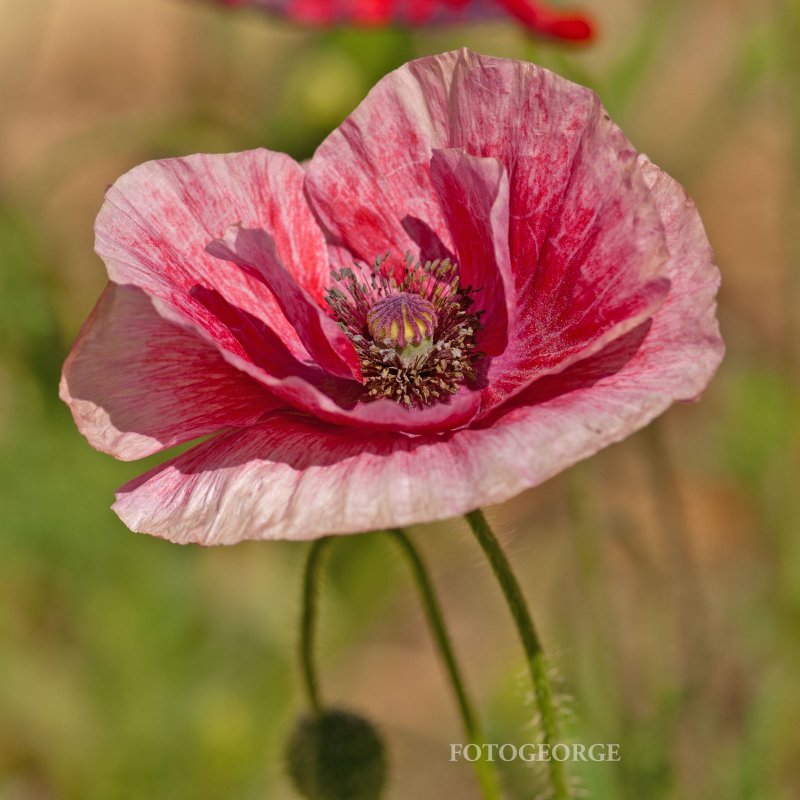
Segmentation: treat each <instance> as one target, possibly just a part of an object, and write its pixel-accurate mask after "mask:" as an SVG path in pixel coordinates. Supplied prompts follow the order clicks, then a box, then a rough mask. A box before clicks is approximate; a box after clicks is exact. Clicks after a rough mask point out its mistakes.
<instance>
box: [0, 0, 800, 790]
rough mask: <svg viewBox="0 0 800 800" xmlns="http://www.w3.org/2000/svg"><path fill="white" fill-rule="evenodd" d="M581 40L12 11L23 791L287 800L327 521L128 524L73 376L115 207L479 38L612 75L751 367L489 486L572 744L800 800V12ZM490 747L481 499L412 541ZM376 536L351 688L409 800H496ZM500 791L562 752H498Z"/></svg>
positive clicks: (123, 5) (666, 784)
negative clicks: (256, 539) (703, 253)
mask: <svg viewBox="0 0 800 800" xmlns="http://www.w3.org/2000/svg"><path fill="white" fill-rule="evenodd" d="M584 5H585V7H586V8H587V10H590V11H592V12H593V13H594V15H595V17H596V18H597V20H598V21H599V23H600V27H601V33H600V38H599V40H598V42H597V43H596V45H594V46H592V47H591V48H587V49H582V50H573V49H570V50H565V49H563V48H560V47H559V46H557V45H551V44H542V43H532V42H531V41H529V40H528V39H526V37H525V36H524V34H523V33H522V32H521V31H520V30H519V29H517V28H516V27H515V26H514V24H513V23H511V22H505V23H504V22H498V23H492V24H482V25H472V26H465V27H460V28H451V29H448V30H441V31H424V32H417V33H414V34H410V33H407V32H402V31H383V32H380V31H374V32H353V31H338V32H313V31H303V30H300V29H297V28H294V27H291V26H289V25H286V24H281V23H279V22H274V21H270V20H267V19H265V18H264V17H262V16H259V15H258V14H255V13H248V12H241V13H233V12H225V11H219V10H218V9H215V8H211V7H210V6H208V5H206V4H204V3H201V2H193V1H192V0H113V2H109V0H25V2H19V0H2V2H0V109H2V111H0V800H51V799H52V800H61V799H62V798H63V799H65V800H117V798H119V800H126V799H128V798H130V799H131V800H140V799H141V798H148V799H150V798H152V800H161V799H163V800H182V799H183V798H186V799H187V800H188V799H189V798H192V800H196V799H198V798H199V799H201V800H204V799H205V798H209V800H214V799H215V798H231V799H233V800H249V799H250V798H253V800H255V799H256V798H259V799H260V800H263V798H269V799H270V800H273V799H275V800H284V799H288V798H291V797H293V794H292V792H291V790H290V788H289V786H288V785H287V783H286V780H285V779H284V777H283V775H282V767H281V756H280V753H281V746H282V740H283V737H284V736H285V734H286V732H287V730H288V728H289V727H290V726H291V724H292V721H293V719H294V717H295V715H296V714H297V713H298V712H299V710H300V709H301V707H302V703H301V696H300V692H299V685H298V681H297V677H296V673H295V669H294V659H293V656H294V648H295V646H296V631H297V624H296V623H297V617H298V613H299V604H298V598H299V590H300V579H301V571H302V563H303V557H304V555H305V551H306V548H305V546H304V545H291V544H281V543H276V544H243V545H240V546H237V547H234V548H229V549H210V550H203V549H200V548H194V547H186V548H180V547H177V546H174V545H171V544H167V543H165V542H162V541H158V540H156V539H151V538H148V537H146V536H140V535H135V534H131V533H129V532H128V531H127V530H125V529H124V528H123V526H122V525H121V524H120V523H119V522H118V520H117V519H116V517H115V516H114V515H113V514H112V513H111V512H110V511H109V508H108V507H109V505H110V503H111V501H112V496H113V490H114V488H115V487H116V486H118V485H119V484H121V483H122V482H124V481H125V480H127V479H129V478H131V477H133V476H134V475H136V474H138V473H139V472H141V471H142V470H143V469H144V467H143V465H141V464H122V463H117V462H115V461H113V459H111V458H109V457H107V456H104V455H101V454H99V453H95V452H94V451H92V450H91V449H90V448H89V447H88V445H87V444H86V443H85V442H84V440H83V439H82V438H81V437H80V436H79V434H78V433H77V431H76V430H75V428H74V427H73V425H72V422H71V419H70V416H69V413H68V411H67V409H66V408H65V407H63V406H62V405H61V404H60V402H59V401H58V398H57V382H58V376H59V370H60V365H61V362H62V361H63V358H64V356H65V354H66V352H67V350H68V348H69V345H70V343H71V341H72V339H73V337H74V336H75V334H76V332H77V329H78V327H79V325H80V323H81V322H82V320H83V319H84V318H85V317H86V315H87V313H88V312H89V310H90V308H91V307H92V305H93V303H94V300H95V298H96V297H97V295H98V294H99V292H100V290H101V288H102V286H103V285H104V282H105V273H104V270H103V267H102V264H101V263H100V261H99V260H98V259H97V258H96V257H95V256H94V255H93V252H92V244H93V242H92V222H93V219H94V216H95V214H96V213H97V210H98V209H99V207H100V204H101V201H102V197H103V192H104V189H105V187H106V186H107V185H108V184H110V183H111V182H112V181H113V180H114V179H115V178H116V177H118V176H119V175H120V174H121V173H122V172H124V171H125V170H127V169H129V168H130V167H132V166H133V165H135V164H137V163H139V162H141V161H144V160H146V159H150V158H155V157H165V156H174V155H181V154H186V153H191V152H197V151H231V150H241V149H245V148H249V147H254V146H262V145H263V146H267V147H270V148H273V149H280V150H286V151H288V152H290V153H291V154H292V155H294V156H296V157H298V158H304V157H307V156H308V155H310V154H311V152H313V149H314V147H315V146H316V144H317V143H318V142H319V141H320V139H321V138H322V137H323V136H324V135H325V133H326V132H327V131H329V130H330V129H331V128H332V127H333V126H335V125H336V124H337V123H338V122H339V121H340V120H341V119H342V118H343V117H344V116H345V115H346V114H347V113H348V112H349V111H350V110H351V109H352V108H353V107H354V105H355V104H356V103H357V102H358V101H359V100H360V99H361V98H362V97H363V95H364V94H365V93H366V91H367V90H368V89H369V87H370V86H371V85H372V84H373V82H374V81H375V80H376V79H377V78H378V77H379V76H380V75H382V74H383V73H385V72H386V71H388V70H390V69H392V68H393V67H395V66H397V65H399V64H400V63H402V62H403V61H405V60H407V59H408V58H409V57H411V56H415V55H423V54H426V53H432V52H439V51H442V50H445V49H450V48H452V47H456V46H460V45H462V44H466V45H468V46H470V47H472V48H473V49H476V50H478V51H481V52H485V53H491V54H494V55H505V56H511V57H517V58H528V59H530V60H536V61H538V62H540V63H542V64H544V65H546V66H549V67H551V68H554V69H556V70H557V71H559V72H561V73H562V74H565V75H567V76H568V77H571V78H573V79H575V80H578V81H580V82H583V83H586V84H589V85H591V86H593V87H594V88H595V89H597V91H598V92H599V93H600V94H601V96H602V98H603V100H604V102H605V103H606V105H607V107H608V108H609V110H610V111H611V113H612V115H613V116H614V117H615V119H616V120H617V121H618V122H619V123H620V124H621V125H622V127H623V128H624V130H625V131H626V132H627V134H628V135H629V136H630V138H631V139H632V140H633V142H634V143H635V145H636V146H637V147H638V148H639V149H640V150H642V151H644V152H646V153H647V154H648V155H649V156H650V157H651V158H652V159H653V160H654V161H655V162H656V163H658V164H660V165H661V166H662V167H664V168H665V169H667V170H668V171H669V172H671V173H672V174H673V175H674V176H675V177H677V178H678V179H679V180H680V181H681V182H682V183H684V185H685V186H686V187H687V189H688V190H689V192H690V194H691V195H692V196H693V197H694V198H695V199H696V201H697V203H698V205H699V207H700V210H701V213H702V216H703V218H704V220H705V223H706V225H707V228H708V232H709V235H710V238H711V240H712V242H713V244H714V246H715V248H716V251H717V254H718V258H719V262H720V266H721V269H722V272H723V290H722V295H721V312H720V313H721V320H722V325H723V333H724V335H725V338H726V341H727V344H728V356H727V360H726V361H725V363H724V365H723V367H722V369H721V371H720V373H719V375H718V376H717V378H716V380H715V382H714V383H713V385H712V387H711V388H710V390H709V391H708V392H707V394H706V396H705V397H704V398H703V400H702V402H701V403H699V404H695V405H687V406H682V407H676V408H674V409H672V410H671V411H670V412H669V413H668V414H667V415H666V417H664V418H662V419H661V420H659V421H658V422H657V423H656V424H655V425H654V426H651V428H650V429H648V430H646V431H644V432H642V433H640V434H638V435H636V436H634V437H632V438H630V439H629V440H628V441H626V442H625V443H623V444H621V445H618V446H615V447H613V448H611V449H609V450H607V451H605V452H603V453H601V454H600V455H599V456H597V457H595V458H594V459H592V460H591V461H589V462H586V463H584V464H581V465H579V466H578V467H577V468H575V469H573V470H571V471H569V472H568V473H566V474H564V475H562V476H560V477H559V478H557V479H555V480H552V481H550V482H549V483H547V484H546V485H544V486H542V487H540V488H538V489H535V490H532V491H529V492H527V493H525V494H523V495H522V496H520V497H518V498H517V499H516V500H515V501H513V502H510V503H508V504H506V505H505V506H503V507H502V508H495V509H490V510H489V517H490V519H491V520H492V521H493V522H495V523H496V525H497V528H498V530H499V532H500V533H501V535H502V537H503V539H504V541H505V542H506V544H507V546H508V549H509V552H510V554H511V557H512V559H513V561H514V564H515V565H516V568H517V570H518V573H519V575H520V578H521V580H522V582H523V584H524V587H525V590H526V592H527V594H528V596H529V598H530V600H531V603H532V606H533V609H534V612H535V616H536V617H537V618H538V620H539V624H540V626H541V628H542V633H543V638H544V640H545V642H546V644H547V646H548V648H549V651H550V655H551V660H552V662H553V666H554V669H555V671H556V672H557V674H558V681H559V683H560V684H561V685H562V686H563V693H564V700H563V705H564V715H565V725H566V726H567V728H568V729H569V731H570V733H571V735H572V736H573V737H574V738H575V739H576V740H577V741H582V742H587V743H591V742H595V741H597V742H619V743H620V744H621V746H622V755H623V759H622V761H621V762H620V763H619V764H615V765H609V764H599V765H594V766H591V767H583V768H579V769H576V770H574V772H575V774H576V777H577V778H579V779H580V781H581V783H582V785H583V787H584V789H585V790H587V792H588V795H589V796H590V797H594V798H599V799H601V800H605V799H606V798H609V799H610V798H623V799H624V800H661V799H662V798H676V800H693V798H698V800H700V799H702V800H716V798H726V800H731V799H736V798H741V800H762V799H763V800H793V799H794V798H797V797H800V500H798V494H799V493H800V492H799V490H800V464H799V462H800V423H799V422H798V410H800V402H798V400H799V399H800V395H799V391H800V388H799V387H800V378H799V376H800V356H799V353H800V322H799V320H800V277H799V276H800V238H799V235H798V231H800V179H799V173H800V67H799V66H798V64H799V63H800V55H798V51H799V50H800V45H798V42H800V24H798V21H799V20H800V9H799V8H798V3H796V2H791V3H787V2H779V1H778V0H775V2H771V1H770V0H585V2H584ZM413 533H414V535H415V537H416V540H417V542H418V543H419V544H420V545H421V546H422V548H423V550H424V552H425V555H426V556H427V558H428V561H429V562H430V564H431V566H432V568H433V573H434V577H435V579H436V582H437V585H438V587H439V589H440V591H441V595H442V600H443V603H444V605H445V608H446V612H447V615H448V617H449V620H450V622H451V624H452V629H453V633H454V636H455V639H456V643H457V646H458V650H459V652H460V654H461V656H462V660H463V662H464V664H465V668H466V671H467V673H468V677H469V682H470V684H471V687H472V688H473V691H474V692H475V694H476V696H477V697H478V698H479V705H480V708H481V713H482V715H483V717H484V719H485V720H486V726H487V728H488V730H489V738H490V740H492V741H499V742H506V741H525V740H526V739H528V738H529V737H530V736H531V735H532V733H531V730H530V722H531V720H532V717H533V709H532V708H531V707H530V699H529V697H528V691H527V685H526V682H525V671H524V665H523V661H522V656H521V653H520V651H519V649H518V646H517V642H516V639H515V634H514V631H513V629H512V628H511V625H510V622H509V619H508V617H507V614H506V611H505V609H504V607H503V604H502V600H501V598H500V596H499V593H498V591H497V589H496V587H495V586H494V585H493V583H492V580H491V577H490V575H489V572H488V569H487V567H486V565H485V564H484V563H483V562H482V559H481V557H480V554H479V552H478V550H477V547H476V546H475V543H474V542H473V541H472V540H471V538H470V537H469V535H468V534H467V532H466V528H465V525H464V523H463V522H459V521H454V522H451V523H447V524H441V525H430V526H425V527H421V528H419V529H415V530H414V531H413ZM405 567H406V565H405V564H404V563H402V562H401V560H400V559H399V557H398V554H397V552H396V551H395V550H394V549H393V546H392V543H391V542H389V541H386V540H384V538H383V537H382V536H381V535H380V534H373V535H369V536H361V537H352V538H348V539H346V540H342V541H340V542H338V543H337V544H336V546H335V547H334V548H333V553H332V558H331V561H330V564H329V568H328V570H327V572H328V577H327V579H326V585H325V587H324V591H323V597H322V599H323V620H322V622H323V626H322V632H321V651H322V652H321V660H322V664H323V685H324V691H325V693H326V695H327V696H328V697H329V698H330V699H332V700H335V701H337V702H341V703H343V704H345V705H347V706H350V707H352V708H354V709H357V710H359V711H361V712H363V713H366V714H367V715H368V716H370V717H371V718H372V719H373V720H374V721H376V722H377V723H378V724H379V725H380V726H381V728H382V730H383V731H384V734H385V736H386V738H387V740H388V742H389V746H390V748H391V760H392V772H393V782H392V788H391V792H390V794H389V797H390V798H392V799H393V800H408V798H414V799H415V800H417V799H418V800H428V799H430V800H433V798H441V797H453V798H458V800H475V799H476V798H477V797H478V793H477V789H476V787H475V782H474V779H473V775H472V773H471V771H470V768H469V765H467V764H465V763H461V764H451V763H449V762H448V758H449V743H450V742H458V741H462V738H463V737H462V734H461V731H460V726H459V722H458V718H457V715H456V713H455V710H454V707H453V704H452V702H451V696H450V694H449V691H448V688H447V686H446V684H445V683H444V680H443V677H442V672H441V669H440V667H439V664H438V663H437V661H436V658H435V654H434V652H433V649H432V647H431V644H430V641H429V637H428V632H427V630H426V629H425V626H424V621H423V618H422V616H421V612H420V609H419V605H418V601H417V597H416V596H415V594H414V591H413V587H412V584H411V582H410V579H409V576H408V574H407V572H406V568H405ZM502 775H503V780H504V782H505V784H506V788H507V793H508V797H509V798H519V800H523V799H526V800H527V799H528V798H533V797H534V796H535V795H536V788H535V787H536V785H537V780H538V778H537V775H536V774H535V773H534V772H532V771H531V770H529V769H523V768H522V767H519V766H514V765H510V766H507V767H503V770H502Z"/></svg>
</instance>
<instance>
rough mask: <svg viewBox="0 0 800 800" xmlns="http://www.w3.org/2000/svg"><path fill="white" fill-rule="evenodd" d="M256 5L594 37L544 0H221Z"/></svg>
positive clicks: (282, 11)
mask: <svg viewBox="0 0 800 800" xmlns="http://www.w3.org/2000/svg"><path fill="white" fill-rule="evenodd" d="M218 2H220V3H222V5H226V6H252V7H255V8H261V9H264V10H265V11H269V12H271V13H273V14H276V15H280V16H284V17H288V18H289V19H292V20H295V21H296V22H302V23H305V24H309V25H333V24H337V23H349V24H355V25H374V26H379V25H387V24H390V23H399V24H403V25H425V24H431V23H447V22H464V21H468V20H474V19H491V18H492V17H499V16H511V17H514V18H516V19H517V20H519V21H520V22H521V23H523V24H524V25H525V26H526V27H528V28H529V29H530V30H531V31H532V32H534V33H536V34H539V35H540V36H548V37H552V38H555V39H566V40H571V41H583V40H587V39H590V38H591V37H592V34H593V28H592V24H591V21H590V20H589V19H588V17H586V16H585V15H584V14H579V13H575V12H570V11H565V10H562V9H555V8H551V7H550V6H549V5H547V3H546V2H544V1H543V0H218Z"/></svg>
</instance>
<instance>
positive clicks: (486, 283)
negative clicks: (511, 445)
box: [431, 150, 515, 356]
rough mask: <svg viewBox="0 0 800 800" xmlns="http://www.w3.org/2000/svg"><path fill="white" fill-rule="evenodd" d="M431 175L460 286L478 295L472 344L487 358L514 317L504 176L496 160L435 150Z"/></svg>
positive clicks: (502, 342)
mask: <svg viewBox="0 0 800 800" xmlns="http://www.w3.org/2000/svg"><path fill="white" fill-rule="evenodd" d="M431 177H432V180H433V185H434V188H435V190H436V192H437V194H438V196H439V199H440V202H441V205H442V211H443V213H444V216H445V219H446V220H447V224H448V227H449V228H450V232H451V235H452V237H453V242H454V247H455V251H456V253H455V254H456V257H457V259H458V264H459V269H460V273H459V274H460V278H461V285H462V286H471V287H474V288H476V289H478V291H477V292H476V293H475V294H474V295H473V299H474V304H473V306H472V307H471V309H470V310H471V311H479V312H482V315H481V324H482V328H481V330H480V331H479V333H478V335H477V337H476V341H477V344H478V347H479V348H480V350H481V352H483V353H485V354H486V355H488V356H495V355H499V354H500V353H502V352H503V351H504V350H505V349H506V346H507V345H508V327H509V323H510V320H512V319H513V318H514V313H515V312H514V306H513V297H514V293H513V286H514V276H513V275H512V272H511V256H510V254H509V250H508V204H509V200H508V174H507V173H506V170H505V167H504V166H503V165H502V164H501V163H500V162H499V161H498V160H497V159H495V158H475V157H474V156H469V155H467V154H466V153H464V152H463V150H434V151H433V157H432V158H431Z"/></svg>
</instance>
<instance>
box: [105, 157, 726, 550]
mask: <svg viewBox="0 0 800 800" xmlns="http://www.w3.org/2000/svg"><path fill="white" fill-rule="evenodd" d="M641 164H642V171H643V174H644V176H645V179H646V180H647V183H648V186H650V188H651V189H652V192H653V196H654V198H655V201H656V204H657V207H658V210H659V213H660V214H661V218H662V220H663V224H664V228H665V232H666V236H667V242H668V246H669V249H670V254H671V255H670V259H669V262H668V265H667V267H668V272H669V277H670V278H671V280H672V291H671V292H670V294H669V297H668V298H667V300H666V301H665V302H664V304H663V305H662V307H661V308H660V309H659V311H658V312H657V313H656V314H655V315H654V317H653V318H652V319H650V320H647V321H646V322H644V323H642V324H641V325H640V326H639V327H638V328H636V329H634V330H632V331H630V332H628V333H627V334H625V335H624V336H621V337H619V338H617V339H616V340H615V341H613V342H611V343H610V344H609V345H607V346H606V348H605V349H604V350H603V351H602V352H601V353H598V354H596V355H595V356H593V357H592V358H588V359H585V360H583V361H581V362H578V363H576V364H573V366H572V367H570V368H568V369H567V370H565V371H563V372H561V373H558V374H554V375H550V376H548V377H545V378H543V379H541V380H539V381H537V382H536V383H534V384H533V385H532V386H530V387H528V389H526V390H525V391H524V392H522V393H520V394H518V395H517V396H516V397H515V398H514V400H513V402H512V403H511V404H509V405H508V406H506V407H505V408H504V409H500V410H498V411H496V412H495V414H494V415H493V417H492V418H491V419H490V418H486V419H485V420H483V422H482V423H481V427H471V428H466V429H463V430H460V431H456V432H451V433H443V434H439V435H436V436H432V435H425V436H414V437H409V436H403V435H398V434H391V433H383V434H376V433H370V432H367V431H359V430H353V429H347V428H343V427H334V426H328V425H324V424H323V423H320V422H319V421H313V420H310V419H308V418H305V417H301V416H292V415H287V414H285V413H282V412H280V411H278V412H275V413H274V414H272V415H271V416H270V417H269V418H268V419H267V420H265V421H264V422H262V423H261V424H259V425H257V426H254V427H252V428H249V429H246V430H242V431H236V432H232V433H228V434H223V435H222V436H220V437H218V438H216V439H213V440H211V441H209V442H206V443H203V444H201V445H198V446H197V447H195V448H193V449H192V450H190V451H188V452H186V453H184V454H183V455H181V456H179V457H178V458H176V459H173V460H172V461H171V462H168V463H167V464H164V465H162V466H161V467H158V468H156V469H155V470H152V471H151V472H149V473H147V474H146V475H143V476H142V477H141V478H138V479H137V480H135V481H133V482H131V483H130V484H128V485H127V486H125V487H123V488H122V489H121V490H120V491H119V492H118V495H117V502H116V504H115V506H114V509H115V511H116V512H117V513H118V514H119V516H120V517H121V518H122V520H123V521H124V522H125V523H126V524H127V525H128V526H129V527H131V528H132V529H133V530H138V531H144V532H147V533H152V534H155V535H158V536H162V537H164V538H167V539H170V540H173V541H177V542H198V543H201V544H231V543H234V542H237V541H240V540H242V539H312V538H316V537H319V536H323V535H326V534H337V533H355V532H359V531H368V530H376V529H382V528H386V527H393V526H398V525H409V524H412V523H416V522H427V521H431V520H435V519H443V518H447V517H452V516H455V515H458V514H462V513H464V512H467V511H469V510H472V509H474V508H476V507H479V506H483V505H487V504H492V503H499V502H502V501H504V500H507V499H508V498H510V497H512V496H514V495H515V494H517V493H519V492H520V491H522V490H524V489H526V488H529V487H531V486H535V485H537V484H539V483H541V482H542V481H544V480H546V479H547V478H549V477H551V476H553V475H555V474H556V473H558V472H559V471H561V470H563V469H565V468H566V467H569V466H571V465H572V464H574V463H575V462H576V461H579V460H580V459H582V458H586V457H587V456H590V455H592V454H593V453H595V452H597V451H598V450H600V449H601V448H603V447H605V446H606V445H608V444H611V443H612V442H616V441H619V440H621V439H623V438H625V437H626V436H628V435H630V434H631V433H633V432H634V431H635V430H637V429H639V428H641V427H643V426H644V425H646V424H647V423H648V422H650V421H651V420H652V419H653V418H654V417H656V416H657V415H658V414H660V413H661V412H663V411H664V410H665V409H666V408H667V407H668V406H669V405H670V404H671V403H672V402H674V401H676V400H690V399H693V398H695V397H696V396H697V395H698V394H699V393H700V392H702V390H703V389H704V388H705V386H706V385H707V384H708V382H709V380H710V379H711V377H712V375H713V373H714V371H715V370H716V368H717V366H718V365H719V362H720V360H721V358H722V355H723V345H722V341H721V339H720V336H719V331H718V327H717V323H716V313H715V312H716V303H715V297H716V293H717V289H718V286H719V272H718V270H717V269H716V267H715V265H714V260H713V254H712V252H711V248H710V246H709V244H708V240H707V238H706V235H705V232H704V230H703V226H702V223H701V222H700V218H699V216H698V214H697V211H696V209H695V208H694V206H693V204H692V203H691V201H690V200H689V199H688V198H687V197H686V195H685V193H684V192H683V190H682V189H681V188H680V186H678V184H676V183H675V181H673V180H672V179H671V178H669V177H668V176H667V175H665V174H664V173H663V172H661V171H660V170H659V169H658V168H657V167H654V166H653V165H652V164H650V163H649V162H647V161H646V160H644V159H642V160H641Z"/></svg>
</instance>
